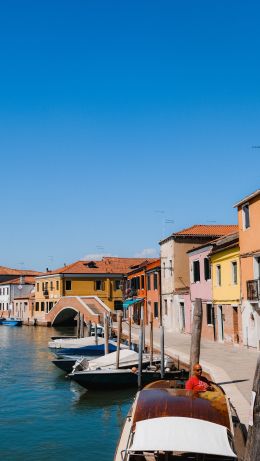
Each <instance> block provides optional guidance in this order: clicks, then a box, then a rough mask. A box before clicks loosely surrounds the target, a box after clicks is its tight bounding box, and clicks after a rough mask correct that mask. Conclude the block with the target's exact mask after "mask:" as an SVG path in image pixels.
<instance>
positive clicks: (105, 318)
mask: <svg viewBox="0 0 260 461" xmlns="http://www.w3.org/2000/svg"><path fill="white" fill-rule="evenodd" d="M104 340H105V354H108V316H107V314H104Z"/></svg>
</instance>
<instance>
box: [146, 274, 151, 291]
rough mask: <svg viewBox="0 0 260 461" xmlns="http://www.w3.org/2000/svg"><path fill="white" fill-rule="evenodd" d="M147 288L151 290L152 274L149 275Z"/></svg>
mask: <svg viewBox="0 0 260 461" xmlns="http://www.w3.org/2000/svg"><path fill="white" fill-rule="evenodd" d="M147 290H151V276H150V275H147Z"/></svg>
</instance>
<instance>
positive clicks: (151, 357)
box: [149, 312, 153, 366]
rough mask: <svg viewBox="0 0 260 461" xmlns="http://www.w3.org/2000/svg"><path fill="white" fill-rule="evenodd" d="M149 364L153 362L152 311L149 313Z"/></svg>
mask: <svg viewBox="0 0 260 461" xmlns="http://www.w3.org/2000/svg"><path fill="white" fill-rule="evenodd" d="M149 320H150V366H152V364H153V313H152V312H151V313H150V319H149Z"/></svg>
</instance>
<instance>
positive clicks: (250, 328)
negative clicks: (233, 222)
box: [234, 189, 260, 349]
mask: <svg viewBox="0 0 260 461" xmlns="http://www.w3.org/2000/svg"><path fill="white" fill-rule="evenodd" d="M234 207H236V208H237V210H238V225H239V246H240V271H241V301H242V324H243V342H244V344H245V345H247V346H251V347H256V348H258V349H259V343H260V189H258V190H257V191H255V192H254V193H252V194H250V195H248V196H247V197H244V198H243V199H242V200H240V201H239V202H238V203H236V204H235V205H234Z"/></svg>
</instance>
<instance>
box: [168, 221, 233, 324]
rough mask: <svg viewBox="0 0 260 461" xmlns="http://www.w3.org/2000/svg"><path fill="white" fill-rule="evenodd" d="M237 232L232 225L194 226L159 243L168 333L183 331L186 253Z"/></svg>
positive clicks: (188, 284)
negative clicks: (170, 331)
mask: <svg viewBox="0 0 260 461" xmlns="http://www.w3.org/2000/svg"><path fill="white" fill-rule="evenodd" d="M236 230H237V226H236V225H217V224H216V225H203V224H198V225H194V226H192V227H189V228H187V229H183V230H182V231H180V232H175V233H173V234H171V235H170V236H169V237H167V238H165V239H163V240H162V241H161V242H160V247H161V299H162V319H163V324H164V326H165V328H166V329H168V330H175V331H183V330H185V328H186V327H185V326H183V324H185V325H186V319H185V318H183V314H184V315H185V312H187V308H186V307H185V301H186V303H187V302H189V296H188V294H189V286H190V271H189V257H188V255H187V251H189V250H192V249H194V248H197V247H199V246H201V245H203V244H205V243H209V242H211V241H212V240H214V239H216V238H218V237H221V236H223V235H227V234H229V233H230V232H234V231H236Z"/></svg>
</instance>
